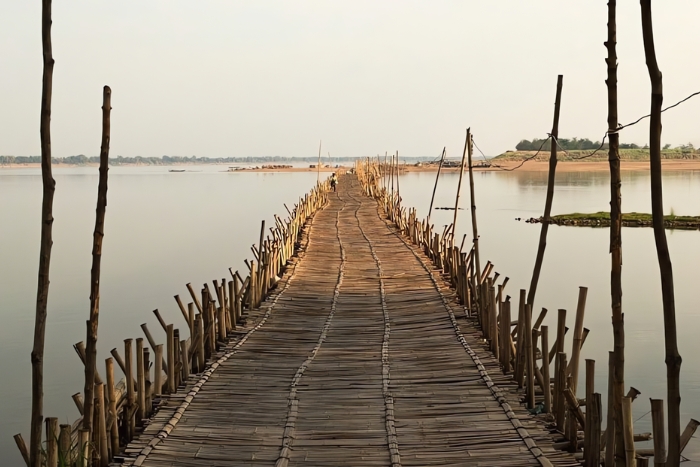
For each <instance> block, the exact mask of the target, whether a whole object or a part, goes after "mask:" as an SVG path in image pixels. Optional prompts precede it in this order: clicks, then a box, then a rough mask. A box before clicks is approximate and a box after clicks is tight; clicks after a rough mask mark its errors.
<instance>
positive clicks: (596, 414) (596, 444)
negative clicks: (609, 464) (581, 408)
mask: <svg viewBox="0 0 700 467" xmlns="http://www.w3.org/2000/svg"><path fill="white" fill-rule="evenodd" d="M586 417H587V421H586V429H587V433H588V436H590V440H589V439H588V438H586V442H587V446H588V449H587V450H586V452H585V453H584V454H585V456H586V464H585V465H586V467H600V439H601V437H600V420H601V417H602V404H601V402H600V394H598V393H597V392H596V393H593V395H592V396H591V399H590V401H586Z"/></svg>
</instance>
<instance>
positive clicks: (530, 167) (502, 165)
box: [0, 159, 700, 173]
mask: <svg viewBox="0 0 700 467" xmlns="http://www.w3.org/2000/svg"><path fill="white" fill-rule="evenodd" d="M521 163H522V161H493V162H492V164H493V165H492V166H491V167H474V170H475V171H478V172H502V171H514V172H547V171H548V170H549V162H546V161H539V160H537V161H535V160H533V161H528V162H525V163H524V164H522V166H520V167H518V166H519V165H520V164H521ZM203 165H216V166H221V167H227V168H228V167H235V166H234V165H232V164H231V163H220V164H214V163H212V164H171V165H162V166H161V165H147V164H120V165H112V166H110V167H162V168H167V167H201V166H203ZM661 166H662V167H663V169H664V170H667V171H673V172H682V171H694V170H698V171H700V159H686V160H678V159H664V160H662V161H661ZM63 167H65V168H75V167H95V168H97V167H98V165H97V164H80V165H78V164H54V165H53V168H63ZM516 167H518V168H517V169H516ZM28 168H36V169H38V168H41V165H40V164H9V165H8V164H6V165H0V170H4V169H9V170H13V169H28ZM349 168H350V167H349V166H344V165H341V166H340V167H321V169H320V171H321V172H324V173H328V172H335V171H338V172H343V171H345V170H347V169H349ZM400 168H401V172H402V173H404V172H436V171H437V169H438V167H437V164H431V165H420V166H417V165H414V164H405V165H403V164H402V165H401V167H400ZM513 169H515V170H513ZM620 169H621V170H623V171H640V172H643V171H648V170H649V161H625V160H623V161H620ZM317 170H318V169H317V168H315V167H313V168H312V167H284V168H263V167H261V166H257V168H255V167H249V166H248V167H241V169H240V170H233V171H230V172H228V171H226V170H222V172H228V173H246V172H265V173H270V172H316V171H317ZM459 170H460V169H459V167H443V168H442V171H443V172H459ZM608 170H610V166H609V165H608V162H607V161H595V162H574V161H559V162H558V163H557V172H604V171H608Z"/></svg>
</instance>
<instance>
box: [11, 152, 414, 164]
mask: <svg viewBox="0 0 700 467" xmlns="http://www.w3.org/2000/svg"><path fill="white" fill-rule="evenodd" d="M356 159H358V158H357V157H331V158H330V159H329V158H328V157H322V158H321V162H322V163H324V164H328V163H329V162H352V161H355V160H356ZM360 159H362V158H360ZM424 159H425V158H416V157H402V158H401V161H402V162H403V161H406V160H424ZM51 160H52V162H53V163H54V164H56V165H61V164H65V165H88V164H99V162H100V158H99V156H93V157H88V156H85V155H83V154H80V155H77V156H68V157H54V158H52V159H51ZM273 162H310V163H313V162H316V163H317V162H318V158H317V157H285V156H266V157H196V156H191V157H184V156H163V157H141V156H136V157H123V156H117V157H111V158H110V159H109V165H112V166H118V165H177V164H230V163H238V164H241V163H244V164H255V163H273ZM40 163H41V156H0V165H11V164H40Z"/></svg>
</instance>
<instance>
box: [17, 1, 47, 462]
mask: <svg viewBox="0 0 700 467" xmlns="http://www.w3.org/2000/svg"><path fill="white" fill-rule="evenodd" d="M41 43H42V52H43V57H44V60H43V61H44V69H43V80H42V87H41V127H40V135H41V178H42V187H43V199H42V204H41V244H40V250H39V277H38V285H37V294H36V318H35V322H34V343H33V346H32V354H31V361H32V416H31V428H30V439H29V467H41V454H40V449H41V430H42V426H41V425H42V422H43V420H44V415H43V411H44V403H43V402H44V401H43V398H44V340H45V335H46V309H47V305H48V298H49V265H50V262H51V246H52V245H53V241H52V240H51V231H52V226H53V195H54V191H55V188H56V182H55V181H54V179H53V176H52V174H51V90H52V86H53V85H52V82H53V66H54V59H53V54H52V49H51V0H42V2H41ZM17 439H18V438H17V437H15V441H17ZM19 439H21V436H19Z"/></svg>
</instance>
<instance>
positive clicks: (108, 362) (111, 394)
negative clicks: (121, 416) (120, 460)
mask: <svg viewBox="0 0 700 467" xmlns="http://www.w3.org/2000/svg"><path fill="white" fill-rule="evenodd" d="M105 372H106V373H107V386H106V389H107V409H108V411H109V413H110V415H111V417H110V418H111V419H112V427H111V428H110V430H109V435H110V441H111V450H112V458H114V456H115V455H116V454H118V453H119V425H118V423H117V395H116V393H115V391H114V360H112V359H111V358H107V359H105ZM110 460H112V459H110Z"/></svg>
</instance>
